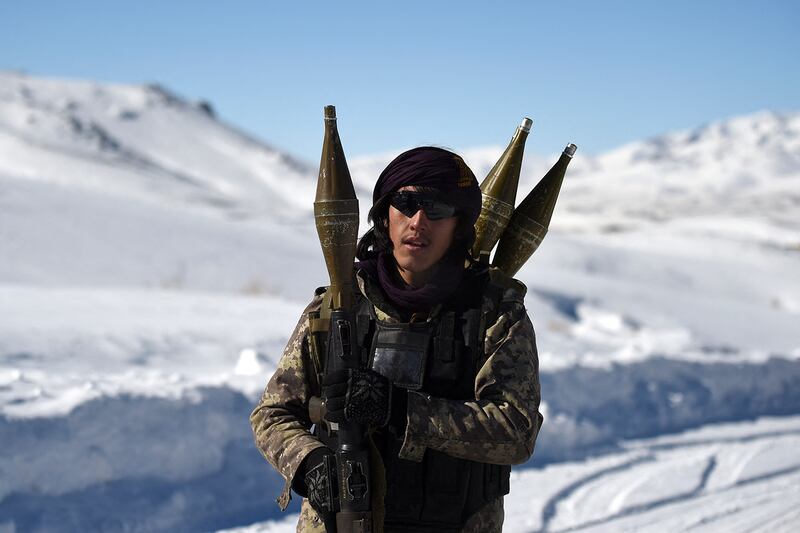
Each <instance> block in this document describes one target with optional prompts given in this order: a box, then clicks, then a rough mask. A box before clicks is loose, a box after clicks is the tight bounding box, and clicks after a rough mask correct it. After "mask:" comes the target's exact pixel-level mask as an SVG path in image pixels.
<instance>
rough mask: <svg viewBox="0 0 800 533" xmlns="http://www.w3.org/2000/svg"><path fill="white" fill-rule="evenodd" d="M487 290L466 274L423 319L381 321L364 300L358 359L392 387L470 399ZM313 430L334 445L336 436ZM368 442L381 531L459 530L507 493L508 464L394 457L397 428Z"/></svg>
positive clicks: (482, 278) (483, 280) (432, 453)
mask: <svg viewBox="0 0 800 533" xmlns="http://www.w3.org/2000/svg"><path fill="white" fill-rule="evenodd" d="M487 285H489V286H487ZM491 289H492V287H491V284H489V283H488V275H485V274H484V275H479V276H471V277H468V278H467V280H466V281H465V283H464V285H462V287H460V289H459V291H458V297H457V298H455V299H454V300H453V301H451V302H448V303H447V304H446V305H445V306H444V307H443V308H442V310H441V312H440V313H438V314H437V318H436V319H433V320H430V321H427V322H412V323H388V322H383V321H381V320H379V319H378V318H377V317H376V315H375V311H374V308H373V306H372V304H371V303H370V302H369V301H368V300H367V299H366V298H364V299H362V302H361V305H360V306H359V309H358V314H357V329H358V335H359V338H360V341H361V346H364V347H365V348H364V350H363V352H362V359H363V362H364V364H365V365H368V366H370V367H371V368H373V369H374V370H376V371H377V372H380V373H381V374H384V375H386V376H387V377H388V378H390V379H391V380H392V381H393V383H394V384H395V385H396V386H398V387H402V388H406V389H409V390H417V391H420V392H426V393H429V394H431V395H432V396H436V397H439V398H447V399H452V400H474V399H475V392H474V384H475V375H476V373H477V371H478V368H479V365H480V364H482V363H483V360H484V358H485V357H484V354H483V335H484V331H481V329H482V320H481V318H482V317H481V303H482V300H483V294H484V291H485V290H489V291H491ZM498 297H499V294H498ZM495 308H496V306H495ZM484 321H485V317H484ZM489 325H490V324H489ZM483 327H485V325H483ZM323 353H324V352H323ZM319 436H320V437H321V438H322V439H323V441H324V442H326V444H327V445H329V446H330V447H332V448H335V445H336V443H335V440H332V439H331V438H330V437H326V436H324V435H319ZM373 440H374V442H375V444H376V446H377V447H378V449H379V451H380V453H381V456H382V459H383V462H384V466H385V469H386V472H385V476H386V486H387V487H386V489H387V492H386V497H385V500H384V501H385V508H386V509H385V510H386V518H385V521H384V524H385V527H386V529H387V530H391V531H409V532H412V531H413V532H420V533H426V532H431V533H434V532H435V533H447V532H451V531H452V532H457V531H460V530H461V528H462V527H463V525H464V523H465V522H466V520H467V519H468V518H469V517H470V516H471V515H472V514H473V513H475V512H476V511H478V510H479V509H480V508H481V507H483V506H484V505H485V504H487V503H488V502H490V501H491V500H493V499H495V498H497V497H500V496H503V495H505V494H508V492H509V476H510V472H511V467H510V466H508V465H491V464H487V463H480V462H476V461H470V460H467V459H457V458H455V457H451V456H449V455H446V454H444V453H441V452H438V451H436V450H432V449H427V450H426V451H425V455H424V457H423V460H422V462H419V463H417V462H414V461H407V460H404V459H400V458H399V457H398V453H399V451H400V448H401V446H402V443H403V435H402V434H400V435H396V434H395V433H394V432H393V431H391V430H389V429H386V430H381V431H378V432H377V433H375V434H374V435H373Z"/></svg>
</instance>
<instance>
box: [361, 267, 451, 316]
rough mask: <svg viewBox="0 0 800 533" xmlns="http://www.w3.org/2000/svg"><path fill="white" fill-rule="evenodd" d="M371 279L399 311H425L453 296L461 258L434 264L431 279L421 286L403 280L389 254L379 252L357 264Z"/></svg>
mask: <svg viewBox="0 0 800 533" xmlns="http://www.w3.org/2000/svg"><path fill="white" fill-rule="evenodd" d="M358 268H360V269H363V270H364V271H365V272H366V273H367V274H368V275H369V276H370V278H372V280H373V281H377V282H378V284H379V285H380V288H381V290H382V291H383V293H384V295H386V297H387V298H388V299H389V302H390V303H391V304H392V305H394V306H395V307H396V308H397V310H398V311H401V312H402V313H404V314H407V315H408V314H411V313H416V312H427V311H430V310H431V308H432V307H433V306H434V305H436V304H438V303H442V302H443V301H445V300H447V298H448V297H450V295H452V294H453V293H454V292H455V290H456V289H457V288H458V286H459V285H460V284H461V279H462V278H463V276H464V262H463V259H459V260H456V261H453V260H447V259H443V260H442V261H440V262H439V263H438V265H437V267H436V272H435V273H434V275H433V278H432V279H431V280H430V281H429V282H428V283H426V284H425V285H422V286H421V287H412V286H410V285H408V284H407V283H405V282H404V281H403V278H401V277H400V273H399V272H398V270H397V263H396V262H395V260H394V257H392V254H391V253H382V254H380V255H379V256H378V257H377V259H368V260H366V261H361V262H359V263H358Z"/></svg>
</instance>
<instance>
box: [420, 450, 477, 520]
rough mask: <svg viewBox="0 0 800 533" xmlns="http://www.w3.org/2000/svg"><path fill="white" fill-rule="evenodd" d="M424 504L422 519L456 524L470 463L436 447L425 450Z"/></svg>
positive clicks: (465, 491)
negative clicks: (446, 453)
mask: <svg viewBox="0 0 800 533" xmlns="http://www.w3.org/2000/svg"><path fill="white" fill-rule="evenodd" d="M425 462H426V463H427V465H426V469H425V470H426V472H425V489H424V491H425V506H424V508H423V511H422V521H423V522H428V523H438V524H441V525H442V526H445V527H446V526H451V527H452V526H453V525H459V524H460V523H461V522H462V520H463V517H462V513H463V512H464V507H465V504H466V501H467V493H468V490H469V486H470V483H469V478H470V464H469V462H468V461H464V460H461V459H456V458H455V457H451V456H449V455H445V454H444V453H442V452H438V451H436V450H430V449H429V450H426V451H425Z"/></svg>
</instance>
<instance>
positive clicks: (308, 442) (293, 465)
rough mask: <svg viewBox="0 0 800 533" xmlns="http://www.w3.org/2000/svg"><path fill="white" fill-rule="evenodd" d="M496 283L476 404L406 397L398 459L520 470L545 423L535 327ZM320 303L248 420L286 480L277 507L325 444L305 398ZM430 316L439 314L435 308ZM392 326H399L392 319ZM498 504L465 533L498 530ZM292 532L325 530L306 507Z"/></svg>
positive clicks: (386, 313)
mask: <svg viewBox="0 0 800 533" xmlns="http://www.w3.org/2000/svg"><path fill="white" fill-rule="evenodd" d="M357 279H358V283H359V288H360V289H361V292H362V294H364V295H366V296H367V297H368V298H369V300H370V302H371V303H372V304H373V305H374V306H375V308H376V311H377V312H378V316H379V317H380V318H381V319H382V320H387V319H388V320H392V319H393V318H392V317H393V316H395V314H394V313H392V312H391V306H390V305H389V304H388V303H387V302H385V301H383V300H382V294H381V293H380V291H376V290H374V289H375V288H374V287H370V286H369V284H368V282H367V281H366V280H365V279H364V277H363V276H358V278H357ZM492 280H493V282H494V283H495V285H498V284H499V285H500V286H501V287H502V289H503V290H502V295H501V298H499V301H497V300H495V299H493V298H490V297H489V296H488V295H484V299H483V308H482V310H481V312H482V315H483V316H484V317H492V318H494V317H496V319H495V320H493V321H492V322H491V323H487V324H486V326H487V327H486V334H485V337H484V357H485V358H484V360H483V361H482V364H480V365H479V370H478V372H477V375H476V377H475V387H474V391H475V400H473V401H460V400H449V399H443V398H437V397H435V396H433V395H431V394H427V393H418V392H414V393H410V394H409V403H408V416H407V424H408V425H407V429H406V434H405V438H404V441H403V446H402V448H401V450H400V457H402V458H404V459H408V460H413V461H421V460H422V458H423V456H424V453H425V450H426V449H427V448H430V449H434V450H438V451H441V452H444V453H446V454H448V455H452V456H454V457H459V458H463V459H470V460H474V461H480V462H484V463H493V464H506V465H508V464H518V463H522V462H524V461H526V460H527V459H528V458H529V457H530V456H531V454H532V453H533V448H534V443H535V441H536V436H537V434H538V432H539V428H540V426H541V423H542V415H541V414H540V413H539V410H538V409H539V402H540V389H539V362H538V355H537V351H536V338H535V334H534V330H533V325H532V324H531V321H530V319H529V318H528V315H527V313H526V311H525V307H524V296H525V290H526V289H525V286H524V285H523V284H522V283H520V282H518V281H516V280H513V279H511V278H506V277H504V276H502V275H501V274H499V272H496V271H494V270H493V271H492ZM321 302H322V297H321V296H319V295H318V296H316V297H315V298H314V300H313V301H312V302H311V303H310V304H309V306H308V307H307V308H306V310H305V311H304V313H303V315H302V316H301V318H300V321H299V322H298V324H297V327H296V328H295V331H294V333H293V334H292V336H291V338H290V339H289V342H288V344H287V346H286V349H285V350H284V352H283V356H282V357H281V360H280V362H279V363H278V368H277V369H276V371H275V374H274V375H273V376H272V378H271V379H270V381H269V383H268V384H267V387H266V390H265V391H264V394H263V396H262V398H261V401H260V403H259V405H258V406H257V407H256V408H255V410H254V411H253V413H252V415H251V417H250V421H251V424H252V426H253V432H254V434H255V440H256V445H257V446H258V449H259V450H260V451H261V453H262V455H264V457H265V458H266V459H267V460H268V461H269V462H270V464H272V466H273V467H275V468H276V469H277V470H278V472H280V473H281V475H282V476H283V477H284V478H285V479H286V485H285V487H284V490H283V493H282V494H281V496H280V498H279V499H278V502H279V504H280V506H281V508H282V509H284V508H285V507H286V505H288V503H289V500H290V498H291V494H290V489H291V484H292V480H293V479H294V476H295V473H296V471H297V468H298V467H299V466H300V463H301V462H302V461H303V459H304V458H305V457H306V455H308V454H309V453H310V452H311V451H313V450H314V449H316V448H318V447H320V446H323V444H322V443H321V442H320V441H319V440H317V439H316V438H315V437H314V436H313V435H312V434H311V433H310V432H309V428H310V426H311V422H310V420H309V418H308V400H309V398H310V397H311V396H313V395H314V394H315V392H314V391H312V390H311V387H310V385H309V383H310V382H311V381H310V379H309V373H311V372H313V369H311V368H309V366H310V364H309V356H308V340H307V335H308V332H309V327H310V326H309V319H308V313H309V312H311V311H315V310H318V309H319V307H320V305H321ZM432 313H433V314H435V313H437V310H436V309H434V311H433V312H432ZM394 320H397V319H396V318H395V319H394ZM502 502H503V499H502V498H498V499H497V500H494V501H493V502H491V503H489V504H487V505H486V506H484V507H483V508H482V509H481V510H480V511H478V512H477V513H475V515H473V516H472V517H470V519H469V520H468V522H467V523H466V524H465V526H464V529H463V531H465V532H466V531H470V532H472V531H476V532H477V531H500V530H501V529H502V522H503V504H502ZM297 531H304V532H305V531H309V532H317V531H324V526H323V525H322V522H321V521H320V520H319V518H318V517H317V516H316V513H315V512H314V511H313V509H311V507H310V506H309V505H308V503H307V502H306V501H304V502H303V511H302V513H301V515H300V522H299V523H298V526H297Z"/></svg>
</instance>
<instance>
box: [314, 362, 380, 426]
mask: <svg viewBox="0 0 800 533" xmlns="http://www.w3.org/2000/svg"><path fill="white" fill-rule="evenodd" d="M392 388H393V387H392V383H391V382H390V381H389V380H388V379H387V378H386V377H384V376H382V375H380V374H378V373H377V372H375V371H374V370H371V369H369V368H366V369H358V370H354V369H346V370H335V371H333V372H327V373H326V374H325V378H324V379H323V380H322V395H323V397H324V398H325V409H326V411H327V413H326V414H325V419H326V420H327V421H328V422H337V423H340V422H344V421H345V420H347V421H350V422H358V423H359V424H366V425H370V426H385V425H386V424H387V423H388V422H389V415H390V414H391V405H392Z"/></svg>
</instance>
